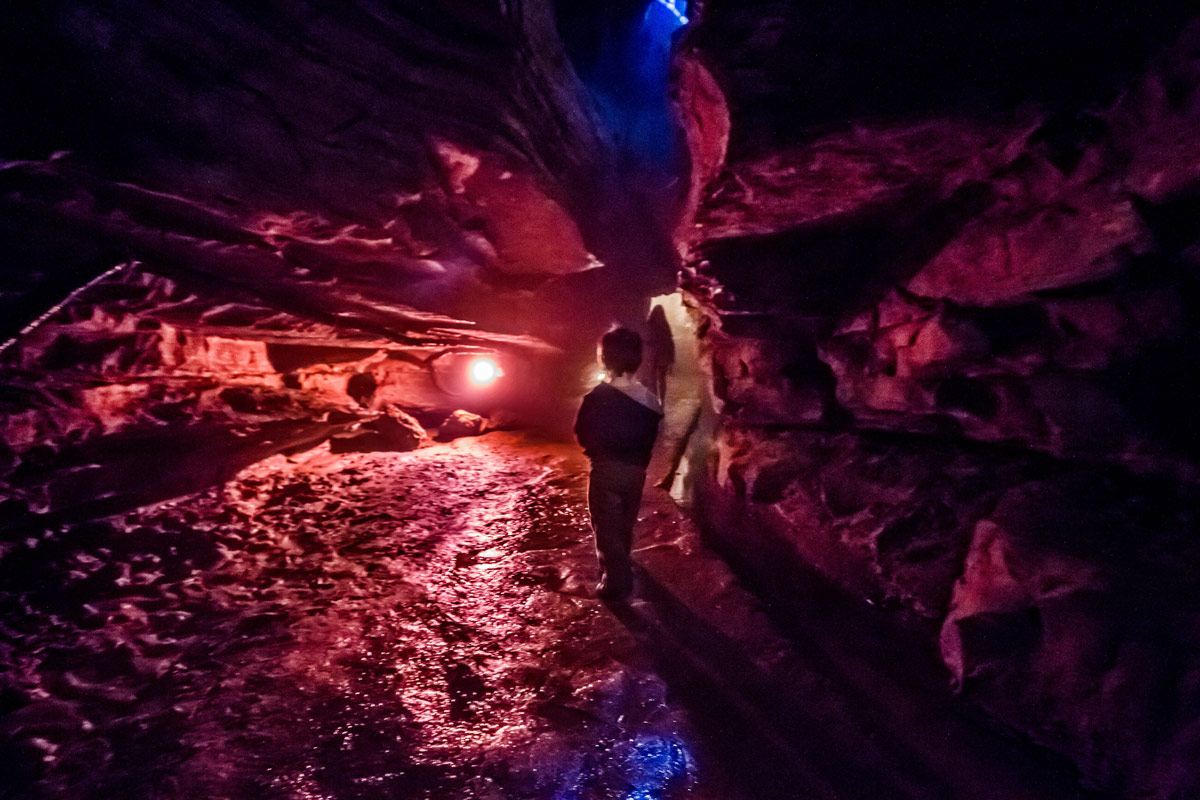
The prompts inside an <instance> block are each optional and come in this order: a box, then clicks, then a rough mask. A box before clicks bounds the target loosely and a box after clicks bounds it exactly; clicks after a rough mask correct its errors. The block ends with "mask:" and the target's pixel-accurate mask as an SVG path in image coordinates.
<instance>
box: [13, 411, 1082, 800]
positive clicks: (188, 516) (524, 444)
mask: <svg viewBox="0 0 1200 800" xmlns="http://www.w3.org/2000/svg"><path fill="white" fill-rule="evenodd" d="M583 466H584V465H583V463H582V457H581V456H580V455H579V453H578V451H577V450H576V449H574V448H570V447H566V446H563V445H558V444H552V443H545V442H531V441H529V440H527V439H522V438H520V437H517V436H515V435H510V434H501V433H494V434H489V435H487V436H484V437H481V438H478V439H467V440H459V441H458V442H455V443H453V444H450V445H440V446H437V447H430V448H426V449H422V450H418V451H414V452H412V453H405V454H385V453H356V454H344V455H331V454H330V453H329V452H328V450H326V449H318V450H315V451H311V452H309V453H306V454H303V455H301V456H297V457H295V458H292V459H287V458H284V457H282V456H280V457H275V458H272V459H270V460H268V461H265V462H262V463H261V464H258V465H256V466H254V467H251V468H249V469H247V470H245V471H243V472H242V473H241V474H240V475H238V476H237V478H235V479H234V480H233V481H231V482H230V483H228V484H227V485H226V486H224V487H221V488H219V489H214V490H211V491H207V492H203V493H201V494H199V495H196V496H193V497H190V498H186V499H183V500H180V501H176V502H172V503H167V504H161V505H158V506H154V507H150V508H146V509H142V510H141V511H139V512H137V513H134V514H130V515H127V516H125V517H122V518H119V519H110V520H105V521H100V522H96V523H89V524H87V525H78V526H74V527H73V528H71V529H69V530H64V531H59V532H55V533H54V534H52V535H48V536H46V537H43V538H40V539H32V540H30V541H27V542H16V543H12V544H10V545H8V548H9V550H8V552H7V553H6V554H5V556H4V558H3V559H2V560H0V587H3V590H2V591H0V612H2V615H3V616H2V618H0V619H2V620H3V621H2V622H0V715H2V716H0V734H2V738H0V763H4V764H6V765H14V766H11V767H9V768H8V769H7V770H6V771H5V773H4V774H3V777H2V778H0V782H2V785H3V795H2V796H4V797H13V798H18V797H20V798H24V797H34V798H41V797H44V798H56V799H57V798H113V797H121V798H214V797H222V798H224V797H229V798H255V800H258V798H275V797H280V798H366V800H374V798H379V799H380V800H382V799H383V798H397V797H403V798H431V799H432V798H439V799H440V798H480V799H481V800H502V799H504V798H537V799H538V800H541V799H542V798H553V800H679V799H680V798H685V797H686V798H693V799H695V800H717V798H720V800H744V799H746V800H748V799H749V798H772V799H773V798H795V797H805V798H839V799H841V798H863V800H866V798H872V800H874V799H875V798H883V797H887V798H889V800H892V799H897V800H898V799H902V798H912V799H913V800H918V799H919V800H937V799H938V798H947V799H949V798H964V800H968V799H969V800H991V799H992V798H1001V797H1003V798H1006V800H1007V799H1008V798H1019V799H1020V800H1034V799H1035V798H1038V799H1039V800H1040V798H1047V800H1048V799H1049V798H1055V800H1065V799H1066V798H1071V797H1075V796H1077V794H1078V793H1077V792H1076V791H1075V790H1073V789H1072V788H1071V784H1070V781H1069V776H1066V777H1064V775H1063V774H1062V772H1061V771H1060V770H1057V768H1053V767H1046V766H1045V765H1037V764H1036V763H1034V762H1031V761H1030V759H1029V758H1028V757H1027V754H1026V753H1025V751H1023V750H1022V749H1021V747H1019V746H1015V747H1008V746H999V745H997V740H996V737H995V736H994V734H991V733H990V732H988V731H986V730H983V729H980V728H979V726H977V725H973V724H972V723H970V722H969V721H964V720H963V719H961V715H959V714H958V713H957V712H956V711H955V709H954V708H953V704H952V703H949V702H948V698H946V697H944V696H939V695H938V694H937V692H936V691H934V690H931V689H930V688H929V686H927V685H924V684H922V683H921V681H919V680H916V679H914V676H913V674H912V673H910V672H905V670H904V669H896V667H897V665H901V664H906V663H907V662H905V661H904V659H901V658H890V657H889V656H888V653H889V652H895V653H899V651H898V650H894V648H893V649H889V648H892V645H891V644H889V640H888V638H887V636H888V634H887V633H886V632H885V631H883V630H882V629H880V630H879V631H874V630H872V631H871V632H870V633H866V637H867V638H869V639H870V640H871V642H869V643H864V642H862V641H859V639H861V638H862V637H861V636H860V637H858V638H856V637H855V636H854V635H852V634H853V633H854V632H855V631H858V632H866V631H868V629H869V626H868V623H867V622H866V621H864V620H863V619H857V618H854V617H853V615H851V614H849V613H848V612H847V610H846V608H845V607H843V606H842V605H839V602H840V601H830V602H828V603H826V604H825V605H822V602H823V601H819V598H816V597H813V598H810V600H811V602H810V603H809V605H808V606H807V607H806V608H800V609H789V610H788V611H787V613H786V614H785V615H784V616H785V617H786V618H785V619H782V620H781V619H777V618H775V619H773V618H772V614H771V613H769V612H772V609H770V608H764V607H763V606H762V605H761V604H760V603H759V602H758V601H757V600H756V599H755V598H754V597H753V596H752V595H751V594H749V593H748V592H746V591H745V590H744V589H743V588H741V586H740V584H739V583H738V581H737V580H736V579H735V577H734V576H733V574H732V573H731V572H730V570H729V569H728V568H727V567H726V566H725V565H724V563H723V562H722V561H720V559H718V558H717V557H716V556H714V555H713V554H712V553H711V552H709V551H707V550H706V549H705V548H704V547H703V546H701V545H700V543H699V540H698V537H697V536H696V534H695V531H694V530H693V528H692V526H691V525H689V524H688V523H687V522H685V521H684V520H683V519H682V518H681V517H680V516H679V514H678V513H677V512H676V511H675V509H674V507H673V506H671V505H670V503H669V501H668V500H667V499H666V497H665V495H661V493H659V494H651V495H648V500H647V502H646V504H645V506H644V515H645V518H644V519H643V521H642V522H641V523H640V524H639V531H638V544H637V548H636V553H635V557H636V558H637V559H638V561H639V563H640V564H641V567H640V568H639V571H638V580H639V589H638V592H637V595H636V596H635V597H634V598H633V599H632V600H631V601H630V602H628V603H621V604H609V605H608V606H607V607H606V606H605V605H603V604H601V603H600V602H599V601H597V600H595V599H594V598H592V597H591V591H590V589H591V586H592V585H593V584H594V582H595V577H596V565H595V557H594V554H593V552H592V547H591V541H590V536H589V535H588V527H587V520H586V511H585V504H584V499H583V494H584V475H583ZM775 611H778V609H775ZM776 616H777V615H776ZM781 623H786V624H782V625H781ZM788 626H791V627H792V628H793V630H791V631H790V632H789V633H788V635H787V636H785V635H782V634H781V633H780V630H781V629H782V628H786V627H788ZM839 628H841V630H839ZM797 643H800V645H799V646H797ZM889 662H892V663H889ZM934 688H935V689H936V687H934ZM1031 764H1032V765H1033V766H1031Z"/></svg>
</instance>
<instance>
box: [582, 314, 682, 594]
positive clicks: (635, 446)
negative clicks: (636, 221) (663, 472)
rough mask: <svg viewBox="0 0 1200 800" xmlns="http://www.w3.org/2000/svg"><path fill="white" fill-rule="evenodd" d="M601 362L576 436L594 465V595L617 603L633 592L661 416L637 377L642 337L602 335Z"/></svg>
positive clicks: (618, 332)
mask: <svg viewBox="0 0 1200 800" xmlns="http://www.w3.org/2000/svg"><path fill="white" fill-rule="evenodd" d="M600 362H601V363H602V364H603V365H604V369H605V370H606V371H607V375H606V377H605V382H604V383H601V384H600V385H599V386H597V387H596V388H594V389H592V391H590V392H588V394H587V396H586V397H584V398H583V405H582V406H580V408H579V416H578V417H577V418H576V419H575V436H576V438H578V439H579V443H580V444H581V445H583V452H584V454H585V455H587V457H588V458H589V459H591V462H592V471H591V475H590V476H589V479H588V511H589V512H590V513H591V517H592V531H593V533H594V534H595V536H596V556H597V558H598V559H599V561H600V584H599V585H598V586H597V587H596V593H597V594H598V595H599V596H600V597H602V598H605V599H608V600H619V599H621V598H624V597H626V596H627V595H628V594H629V593H630V592H631V591H633V564H632V562H631V560H630V555H629V553H630V550H631V549H632V546H633V525H634V523H635V522H637V514H638V506H639V504H640V503H641V501H642V484H644V483H645V481H646V466H647V465H648V464H649V463H650V452H651V450H652V449H653V448H654V440H655V438H656V437H657V436H658V423H659V421H660V420H662V416H663V414H662V405H661V404H660V403H659V401H658V398H657V397H655V396H654V393H653V392H651V391H650V390H649V389H647V388H646V387H645V386H643V385H642V384H640V383H638V381H637V380H636V379H635V378H634V377H633V376H634V373H635V372H636V371H637V368H638V367H639V366H640V365H641V363H642V337H640V336H638V334H637V333H636V332H634V331H631V330H629V329H628V328H615V329H613V330H611V331H609V332H608V333H606V334H604V336H603V337H601V339H600Z"/></svg>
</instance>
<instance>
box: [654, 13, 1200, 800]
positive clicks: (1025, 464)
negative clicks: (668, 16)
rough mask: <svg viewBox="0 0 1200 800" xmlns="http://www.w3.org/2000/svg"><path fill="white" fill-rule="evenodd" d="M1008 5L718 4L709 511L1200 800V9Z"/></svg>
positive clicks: (974, 692)
mask: <svg viewBox="0 0 1200 800" xmlns="http://www.w3.org/2000/svg"><path fill="white" fill-rule="evenodd" d="M860 5H862V7H859V6H860ZM1002 5H1006V6H1007V7H1006V8H1005V10H1004V11H1003V13H1002V14H1001V12H1000V11H999V10H998V9H999V6H997V7H995V9H997V10H995V11H991V12H982V11H978V10H977V9H976V10H972V11H971V12H969V13H968V12H966V11H963V12H957V11H954V10H952V9H942V10H940V11H939V10H932V9H925V10H921V11H913V10H912V9H906V10H905V11H904V12H903V14H901V13H900V12H895V13H894V14H893V13H891V12H886V11H879V10H878V9H867V8H866V7H865V4H855V3H848V4H839V5H838V8H836V9H825V10H815V9H806V10H803V11H801V10H800V9H798V8H795V7H793V6H791V5H789V4H783V3H770V2H762V3H751V4H745V3H737V4H735V3H724V2H708V3H705V4H703V6H702V7H701V8H700V9H698V10H697V11H695V12H693V14H692V16H693V17H695V18H697V19H698V23H697V24H696V25H695V26H694V28H693V30H691V31H690V32H689V34H688V37H687V39H686V40H685V41H684V43H683V45H682V47H681V50H680V53H679V56H678V58H679V65H678V69H677V81H676V102H677V103H678V105H679V110H680V117H681V119H682V121H683V124H684V125H685V126H686V128H687V130H688V141H689V144H690V146H691V148H692V151H693V162H694V169H693V180H692V187H693V190H692V196H693V198H694V201H693V208H694V211H693V212H692V215H691V217H690V218H689V219H688V220H685V223H684V224H683V225H682V226H681V227H680V229H679V233H678V239H679V241H680V246H681V248H682V249H683V251H684V254H685V261H686V265H687V266H686V268H685V270H684V280H683V285H684V290H685V292H686V294H687V297H688V302H689V304H690V306H691V308H692V311H693V314H694V316H695V319H696V321H697V327H698V330H699V334H700V344H701V349H702V352H703V361H704V365H705V368H706V369H707V371H708V374H709V377H710V382H711V387H710V388H711V395H712V403H713V406H714V411H715V413H716V415H717V416H716V425H715V431H716V432H715V434H714V437H713V442H712V447H711V448H710V451H709V457H708V460H707V462H706V463H705V464H703V465H699V466H700V467H702V468H701V469H700V472H701V473H702V474H703V475H704V476H705V480H704V481H702V482H701V483H700V485H699V486H698V488H697V497H696V502H697V503H698V507H699V508H700V509H701V512H702V514H703V515H704V516H706V517H707V518H708V519H709V520H710V522H711V523H712V527H713V531H712V533H713V534H714V535H715V536H716V537H717V538H718V539H719V540H721V541H723V542H724V543H725V544H726V545H727V546H728V548H729V549H730V550H731V551H732V552H735V553H737V554H738V557H739V558H741V559H743V560H744V561H745V562H747V564H748V565H750V567H751V568H752V569H754V570H756V572H757V573H758V574H759V575H760V576H767V577H768V578H769V579H770V582H771V585H773V586H774V587H775V590H777V591H786V586H787V581H788V580H789V578H788V576H789V573H790V574H793V575H794V574H796V572H797V571H798V570H799V569H800V567H801V566H803V567H805V568H812V567H816V568H817V569H818V570H819V571H820V572H821V573H822V574H824V576H826V577H827V578H829V579H830V580H832V581H834V582H836V583H838V584H840V585H841V586H843V587H845V588H847V589H849V590H851V591H853V592H855V593H858V594H860V595H861V596H863V597H866V598H868V599H869V600H871V601H872V602H875V603H878V604H883V605H888V606H891V607H893V608H895V609H896V610H897V613H900V614H902V615H905V616H906V617H908V618H910V619H912V620H915V621H916V622H917V623H918V625H917V627H918V629H924V630H926V631H927V635H928V636H929V637H930V639H931V640H932V641H935V642H936V643H937V646H939V647H940V650H941V654H942V658H943V660H944V662H945V664H946V666H947V669H948V680H949V681H950V682H951V683H952V684H953V685H954V686H955V687H956V689H957V690H958V691H960V692H961V693H962V694H963V696H964V697H966V698H967V699H969V700H970V701H972V702H974V703H976V704H978V705H979V706H981V707H982V708H984V709H986V711H987V712H988V713H990V714H991V715H992V716H993V717H994V718H995V719H996V720H997V721H998V722H999V723H1000V724H1002V725H1004V726H1006V727H1010V728H1012V729H1016V730H1018V731H1021V732H1023V733H1024V734H1026V735H1029V736H1030V737H1032V738H1033V739H1035V740H1037V741H1039V742H1041V743H1043V744H1045V745H1047V746H1049V747H1051V748H1053V749H1056V750H1058V751H1059V752H1062V753H1065V754H1067V755H1068V756H1070V757H1071V758H1072V759H1074V760H1075V762H1076V763H1077V764H1078V765H1079V767H1080V769H1081V772H1082V773H1083V775H1084V776H1085V778H1086V779H1087V780H1088V781H1089V782H1090V783H1092V784H1093V785H1094V786H1097V787H1100V788H1102V789H1104V790H1107V791H1112V792H1115V793H1118V794H1120V795H1121V796H1130V797H1133V796H1136V797H1155V798H1182V797H1191V796H1194V795H1195V794H1196V793H1197V792H1198V791H1200V770H1198V769H1197V768H1196V766H1195V765H1196V764H1200V750H1198V749H1197V748H1198V747H1200V738H1198V736H1197V734H1198V733H1200V688H1198V687H1200V682H1198V678H1200V639H1198V638H1197V634H1198V632H1200V592H1197V590H1196V588H1195V585H1194V581H1193V580H1192V579H1191V573H1192V570H1193V569H1194V564H1195V563H1196V556H1197V544H1196V541H1195V537H1194V533H1193V532H1194V521H1195V519H1196V515H1197V511H1198V510H1200V505H1198V504H1197V500H1198V499H1200V491H1198V488H1200V486H1198V483H1197V478H1198V477H1200V473H1198V471H1197V468H1198V465H1200V460H1198V457H1200V447H1198V445H1200V440H1198V439H1197V435H1196V431H1197V428H1196V424H1195V422H1194V415H1193V413H1192V409H1191V405H1193V404H1192V402H1191V399H1192V398H1194V397H1195V396H1196V395H1197V389H1198V388H1200V387H1198V386H1197V379H1196V375H1197V374H1200V373H1198V372H1197V370H1196V365H1195V355H1194V354H1195V353H1196V352H1197V348H1196V345H1197V344H1198V342H1197V338H1198V337H1197V333H1198V330H1197V327H1196V323H1195V319H1196V316H1195V313H1194V311H1195V308H1196V302H1197V300H1198V299H1200V292H1198V289H1200V287H1198V285H1197V281H1196V275H1197V272H1196V270H1197V266H1200V264H1198V263H1197V252H1198V249H1197V248H1198V247H1200V215H1198V214H1197V211H1196V210H1197V209H1200V204H1198V201H1200V193H1198V191H1197V181H1196V175H1195V170H1196V165H1197V164H1198V163H1200V137H1197V135H1196V131H1198V130H1200V23H1197V22H1194V21H1193V22H1191V23H1190V24H1189V23H1188V21H1187V19H1186V15H1185V14H1184V13H1183V12H1182V11H1179V10H1175V9H1172V8H1171V7H1169V5H1167V4H1155V5H1152V6H1151V7H1148V8H1147V9H1146V10H1145V16H1143V17H1142V18H1141V19H1139V20H1137V21H1133V20H1129V19H1128V18H1127V17H1126V15H1125V13H1124V11H1123V10H1122V9H1121V8H1120V7H1118V5H1117V4H1112V5H1108V4H1097V5H1096V6H1094V7H1089V9H1088V11H1087V12H1086V13H1085V12H1083V11H1079V12H1069V13H1068V12H1065V11H1062V10H1057V11H1056V10H1052V9H1048V8H1046V7H1043V6H1038V7H1036V8H1035V7H1034V5H1033V4H1027V3H1010V4H1002ZM993 13H995V14H1001V15H1002V16H1003V17H1004V18H1003V19H1000V18H998V17H997V18H993V17H992V16H991V14H993ZM1118 31H1119V32H1118ZM971 51H973V52H976V53H978V54H982V55H980V56H979V57H978V58H973V57H968V52H971ZM692 474H696V471H695V470H693V472H692ZM747 520H749V521H750V522H751V523H752V524H747ZM788 565H793V568H791V569H789V567H788ZM793 579H794V578H793ZM922 621H923V622H922Z"/></svg>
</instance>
